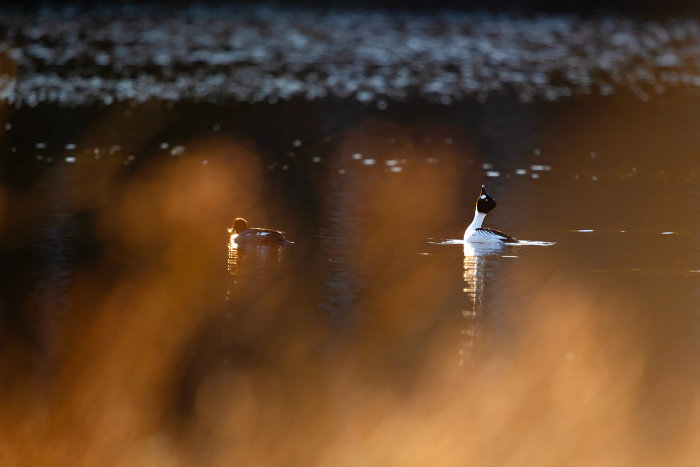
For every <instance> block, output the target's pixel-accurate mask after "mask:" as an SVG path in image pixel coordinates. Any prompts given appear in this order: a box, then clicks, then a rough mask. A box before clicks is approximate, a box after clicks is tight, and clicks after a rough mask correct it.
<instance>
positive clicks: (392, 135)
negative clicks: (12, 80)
mask: <svg viewBox="0 0 700 467" xmlns="http://www.w3.org/2000/svg"><path fill="white" fill-rule="evenodd" d="M698 104H700V102H698V99H697V97H695V96H693V95H689V94H687V93H684V94H680V95H669V96H666V97H664V98H659V99H656V100H654V101H652V102H643V101H641V100H639V99H636V98H633V97H625V96H617V97H605V98H602V97H583V98H578V99H572V100H568V101H564V102H559V103H532V104H522V103H519V102H518V99H517V98H508V97H502V98H492V99H490V100H489V101H487V102H486V103H477V102H474V101H469V102H462V103H460V104H455V105H453V106H450V107H445V106H434V105H428V104H420V103H414V104H396V105H392V106H389V107H388V108H387V109H384V110H381V111H380V110H376V109H375V108H371V107H367V106H364V105H362V104H359V103H357V102H355V101H342V100H339V101H333V100H326V101H322V102H317V103H313V104H310V103H307V102H304V101H291V102H288V103H281V104H276V105H261V104H258V105H243V104H238V105H231V106H213V105H193V104H185V103H181V104H176V105H170V104H164V103H148V104H142V105H123V106H119V105H113V106H110V107H106V108H80V109H69V108H61V107H50V106H45V107H39V108H36V109H32V110H30V109H26V108H25V109H20V110H14V111H8V112H6V113H5V122H6V123H7V124H6V125H5V127H4V128H5V132H4V136H3V138H2V144H3V148H2V151H3V156H2V161H3V167H2V180H3V182H2V191H0V201H1V202H0V227H1V231H0V258H1V259H2V262H1V264H2V266H1V268H2V274H3V277H4V279H3V281H2V286H1V289H0V290H1V293H0V306H2V333H1V334H0V336H2V342H3V345H2V354H0V357H1V358H2V368H3V370H2V371H3V373H4V374H5V377H4V383H3V387H2V388H3V389H2V390H3V399H4V401H3V403H2V404H3V406H4V407H6V409H7V411H6V413H8V414H9V415H8V416H7V418H6V420H8V422H5V423H4V426H3V433H5V434H6V435H7V436H6V437H5V438H6V439H9V440H11V441H10V442H11V443H12V446H13V447H14V449H13V450H12V451H11V452H15V453H18V454H16V456H18V457H17V458H21V457H22V455H23V454H22V453H23V452H29V451H30V450H33V449H35V448H36V446H35V445H34V443H35V442H36V441H37V440H38V445H39V447H38V448H36V449H38V452H39V454H36V455H37V456H39V457H38V459H52V460H57V462H59V463H61V462H66V463H67V462H69V459H71V455H69V453H68V452H65V453H64V452H63V451H61V450H55V449H52V448H51V446H53V444H52V443H58V442H60V443H61V444H63V445H67V446H77V445H82V443H83V442H84V439H83V438H84V437H85V436H87V437H88V444H89V445H91V446H93V447H90V448H88V449H87V451H86V452H85V453H84V454H83V455H82V457H81V459H82V460H83V461H84V462H86V463H91V462H98V461H99V460H104V459H105V458H106V457H105V456H106V454H105V453H107V452H110V451H109V450H110V449H113V448H115V447H118V448H119V450H120V452H122V453H124V454H122V456H123V457H120V461H119V462H123V463H129V462H130V461H131V460H133V459H137V460H139V461H143V462H146V461H147V460H148V459H155V460H156V461H158V462H161V463H174V462H175V460H176V459H179V460H180V461H182V459H190V458H191V459H200V456H205V458H206V459H208V460H207V462H211V463H213V464H218V463H226V462H243V463H246V461H251V459H252V460H254V461H253V463H257V462H262V463H271V464H285V463H290V462H291V463H294V462H301V463H303V464H304V465H309V464H318V465H337V464H338V463H339V462H340V463H341V464H342V463H345V464H347V465H358V464H364V463H366V462H370V463H371V462H375V463H379V464H384V465H385V464H396V465H406V463H408V464H411V463H421V462H424V461H427V459H432V460H435V461H438V462H437V463H440V464H443V465H463V464H462V462H464V461H474V462H476V463H477V464H481V465H506V464H508V465H510V464H512V465H545V464H549V463H550V462H551V463H553V464H552V465H554V464H556V463H557V462H559V461H563V460H564V459H571V458H573V457H577V456H583V458H584V459H587V460H590V461H591V462H598V461H601V462H602V461H603V460H604V461H605V462H611V463H612V465H646V463H649V462H650V464H649V465H653V464H655V463H657V462H656V461H660V462H662V463H667V464H673V465H692V463H693V462H694V460H697V455H698V453H697V448H696V447H694V441H693V440H694V439H696V436H695V435H697V433H698V429H699V426H698V423H697V420H698V419H700V417H697V415H698V410H700V405H698V399H697V387H698V386H697V382H698V379H697V378H698V365H697V356H698V351H699V348H698V345H700V334H699V333H700V329H699V328H698V324H699V318H700V317H699V316H698V313H699V312H700V296H699V295H698V291H699V290H700V287H699V284H698V280H699V278H700V244H699V237H698V229H699V228H700V185H699V183H698V169H699V168H700V167H699V165H700V164H699V161H700V158H698V148H700V132H698V131H697V122H700V111H699V110H698V109H700V106H698ZM301 116H303V118H301ZM482 183H485V184H486V185H487V187H488V188H489V190H490V191H491V192H492V194H493V195H494V196H495V198H496V199H497V201H498V203H499V205H498V207H497V208H496V209H495V210H494V211H493V212H492V213H491V214H489V216H488V218H487V222H486V224H487V225H488V226H492V227H496V228H498V229H501V230H503V231H505V232H507V233H509V234H511V235H514V236H516V237H518V238H521V239H528V240H538V241H549V242H556V244H555V245H553V246H509V247H503V248H486V247H470V246H467V247H463V246H462V245H439V244H436V242H440V241H443V240H445V239H460V238H461V236H462V234H463V231H464V229H465V227H466V226H467V224H468V223H469V222H470V221H471V218H472V216H473V206H474V202H475V199H476V196H477V194H478V192H479V186H480V185H481V184H482ZM237 216H243V217H246V218H247V219H248V221H249V222H250V223H251V224H253V225H260V226H266V227H273V228H277V229H280V230H284V231H286V235H287V237H288V238H289V239H290V240H293V241H294V242H295V243H294V244H293V245H289V246H286V247H279V248H271V247H266V248H248V249H236V248H232V247H231V246H230V245H229V244H228V238H227V235H226V227H228V225H229V223H230V222H231V221H232V220H233V218H234V217H237ZM18 425H19V426H21V427H23V428H22V430H19V431H16V430H14V429H11V427H15V426H18ZM86 430H87V433H90V434H89V435H85V434H84V433H86ZM528 433H529V435H526V434H528ZM34 436H36V439H34V440H30V438H32V437H34ZM465 438H468V439H469V441H465ZM572 439H578V440H579V441H578V442H576V443H573V442H572V441H571V440H572ZM271 444H274V445H275V449H274V450H270V449H269V446H270V445H271ZM47 446H48V447H47ZM493 446H498V449H495V450H494V449H493ZM596 446H598V447H600V446H602V447H603V448H604V449H605V450H606V451H607V452H608V453H609V454H606V455H605V456H603V457H601V458H598V457H597V456H596V455H593V454H590V452H591V451H590V450H591V449H593V447H596ZM407 453H410V456H409V457H408V458H406V457H405V456H406V455H407ZM10 459H11V460H12V459H13V458H12V457H11V458H10ZM15 459H16V458H15ZM601 459H603V460H601ZM650 459H651V460H650ZM185 462H187V461H185Z"/></svg>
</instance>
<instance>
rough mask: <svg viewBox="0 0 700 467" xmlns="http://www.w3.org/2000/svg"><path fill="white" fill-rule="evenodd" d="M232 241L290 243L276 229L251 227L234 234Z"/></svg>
mask: <svg viewBox="0 0 700 467" xmlns="http://www.w3.org/2000/svg"><path fill="white" fill-rule="evenodd" d="M234 242H236V243H238V244H239V245H243V244H248V245H285V244H287V243H292V242H290V241H289V240H287V239H286V238H284V234H283V233H282V232H279V231H277V230H271V229H260V228H252V229H245V230H244V231H243V232H241V233H239V234H237V235H236V238H235V239H234Z"/></svg>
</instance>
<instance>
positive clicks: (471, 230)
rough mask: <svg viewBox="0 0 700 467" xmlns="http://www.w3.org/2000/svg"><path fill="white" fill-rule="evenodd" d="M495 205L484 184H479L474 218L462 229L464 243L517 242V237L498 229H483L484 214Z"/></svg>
mask: <svg viewBox="0 0 700 467" xmlns="http://www.w3.org/2000/svg"><path fill="white" fill-rule="evenodd" d="M495 207H496V200H495V199H494V198H493V196H491V195H490V194H489V192H488V191H486V186H485V185H481V193H480V194H479V197H478V198H477V199H476V209H475V210H474V220H472V223H471V224H469V227H467V230H465V231H464V243H465V244H466V243H519V242H518V239H516V238H515V237H511V236H510V235H508V234H505V233H503V232H501V231H500V230H494V229H484V228H482V227H481V225H482V224H483V223H484V219H485V218H486V214H488V213H489V212H491V211H492V210H493V209H494V208H495Z"/></svg>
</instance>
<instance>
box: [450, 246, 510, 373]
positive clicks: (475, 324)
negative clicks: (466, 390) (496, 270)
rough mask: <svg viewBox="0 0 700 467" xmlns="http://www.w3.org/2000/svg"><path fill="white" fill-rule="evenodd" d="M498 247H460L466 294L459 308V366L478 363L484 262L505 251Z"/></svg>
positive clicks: (469, 365)
mask: <svg viewBox="0 0 700 467" xmlns="http://www.w3.org/2000/svg"><path fill="white" fill-rule="evenodd" d="M505 250H506V248H505V247H504V246H502V245H497V244H496V245H489V244H482V243H469V242H466V243H464V245H463V253H464V261H463V263H462V265H463V274H462V278H463V279H464V288H463V289H462V292H464V294H465V295H466V298H467V300H466V303H465V305H466V306H465V307H464V308H463V309H462V316H463V318H464V325H463V327H462V328H461V330H460V333H461V335H462V345H461V348H460V351H459V364H460V366H467V367H471V368H473V367H475V365H476V364H477V362H478V360H479V354H480V344H481V339H480V335H481V320H482V313H483V309H482V301H483V296H484V293H485V290H484V288H485V280H484V279H485V274H486V263H487V262H488V261H489V256H491V255H494V254H497V253H500V252H503V251H505Z"/></svg>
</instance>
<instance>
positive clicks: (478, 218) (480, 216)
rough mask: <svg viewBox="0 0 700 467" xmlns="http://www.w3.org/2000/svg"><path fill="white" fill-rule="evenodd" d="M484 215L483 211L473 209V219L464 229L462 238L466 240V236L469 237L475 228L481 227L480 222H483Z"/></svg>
mask: <svg viewBox="0 0 700 467" xmlns="http://www.w3.org/2000/svg"><path fill="white" fill-rule="evenodd" d="M485 217H486V213H484V212H479V211H477V210H474V220H473V221H472V223H471V224H469V227H467V230H465V231H464V239H465V240H466V239H467V237H469V236H470V235H471V234H472V233H473V232H474V231H475V230H476V229H480V228H481V224H483V223H484V218H485Z"/></svg>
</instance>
